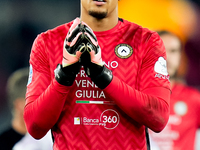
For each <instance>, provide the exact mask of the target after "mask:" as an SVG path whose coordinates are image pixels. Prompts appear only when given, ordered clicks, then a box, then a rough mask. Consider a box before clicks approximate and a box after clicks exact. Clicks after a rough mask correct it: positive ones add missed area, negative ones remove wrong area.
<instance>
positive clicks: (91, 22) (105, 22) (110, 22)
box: [80, 8, 118, 31]
mask: <svg viewBox="0 0 200 150" xmlns="http://www.w3.org/2000/svg"><path fill="white" fill-rule="evenodd" d="M84 11H85V10H84V9H81V16H80V18H81V20H82V21H83V22H85V23H86V24H87V25H88V26H89V27H90V28H91V29H92V30H93V31H107V30H110V29H112V28H114V27H115V26H116V25H117V23H118V10H117V8H116V10H115V12H113V13H112V14H110V15H108V16H107V17H106V18H103V19H97V18H95V17H93V16H91V15H89V14H88V13H87V12H84Z"/></svg>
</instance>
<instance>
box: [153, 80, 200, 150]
mask: <svg viewBox="0 0 200 150" xmlns="http://www.w3.org/2000/svg"><path fill="white" fill-rule="evenodd" d="M199 114H200V93H199V91H197V90H196V89H194V88H192V87H188V86H186V85H184V84H180V83H176V84H175V85H174V87H173V88H172V95H171V100H170V117H169V122H168V124H167V126H166V127H165V128H164V130H163V131H162V132H161V133H159V134H157V133H151V132H150V133H151V134H150V135H151V138H152V140H153V141H154V142H155V143H156V144H157V145H158V146H159V148H160V150H194V149H195V148H194V145H195V135H196V131H197V129H198V128H199V127H200V115H199Z"/></svg>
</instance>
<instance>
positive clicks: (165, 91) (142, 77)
mask: <svg viewBox="0 0 200 150" xmlns="http://www.w3.org/2000/svg"><path fill="white" fill-rule="evenodd" d="M143 50H144V51H146V53H145V54H144V57H143V63H142V66H141V69H140V70H139V76H138V79H137V80H138V82H137V89H135V88H133V87H131V86H129V85H127V84H126V83H124V82H123V81H121V80H120V79H118V78H117V77H115V76H114V77H113V80H112V82H111V83H110V84H109V85H108V87H107V88H106V89H105V92H106V93H108V95H109V96H110V97H111V99H112V100H114V101H115V103H116V104H117V105H118V106H119V107H120V108H121V109H122V110H123V111H124V112H126V113H127V114H128V115H129V116H130V117H132V118H133V119H134V120H136V121H137V122H138V123H140V124H142V125H145V126H147V127H148V128H150V129H152V130H153V131H155V132H160V131H161V130H162V129H163V128H164V127H165V125H166V123H167V121H168V118H169V101H170V93H171V91H170V82H169V80H168V79H169V76H168V73H167V69H166V53H165V48H164V45H163V42H162V41H161V39H160V37H159V36H158V35H157V34H156V33H153V34H151V35H150V36H149V37H147V38H146V39H145V40H144V43H143Z"/></svg>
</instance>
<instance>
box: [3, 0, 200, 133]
mask: <svg viewBox="0 0 200 150" xmlns="http://www.w3.org/2000/svg"><path fill="white" fill-rule="evenodd" d="M79 7H80V0H0V132H1V131H2V130H3V129H4V128H5V127H6V126H7V125H8V124H9V122H10V119H11V114H10V111H9V110H8V109H9V108H8V104H7V102H6V94H5V85H6V82H7V79H8V76H9V75H10V74H11V73H12V72H13V71H15V70H17V69H19V68H22V67H27V66H28V65H29V62H28V61H29V54H30V50H31V46H32V43H33V40H34V39H35V37H36V36H37V34H39V33H41V32H43V31H46V30H48V29H51V28H54V27H56V26H58V25H60V24H63V23H66V22H69V21H71V20H73V19H74V18H75V17H79V13H80V12H79V10H80V9H79ZM119 17H122V18H124V19H127V20H129V21H132V22H135V23H137V24H140V25H142V26H143V27H147V28H149V29H151V30H161V29H166V30H169V31H172V32H174V33H176V34H178V35H179V36H180V37H181V39H182V42H183V43H184V45H185V47H184V51H183V54H184V58H183V60H182V63H181V67H180V69H179V75H180V76H181V77H185V78H186V82H187V84H188V85H191V86H194V87H196V88H198V89H199V90H200V59H199V57H200V28H199V24H200V2H199V1H198V0H121V1H119Z"/></svg>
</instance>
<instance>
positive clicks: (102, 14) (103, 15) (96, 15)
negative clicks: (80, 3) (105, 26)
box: [89, 10, 108, 19]
mask: <svg viewBox="0 0 200 150" xmlns="http://www.w3.org/2000/svg"><path fill="white" fill-rule="evenodd" d="M107 14H108V12H107V11H106V12H97V11H92V10H91V11H89V15H90V16H92V17H94V18H96V19H104V18H106V16H107Z"/></svg>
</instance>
